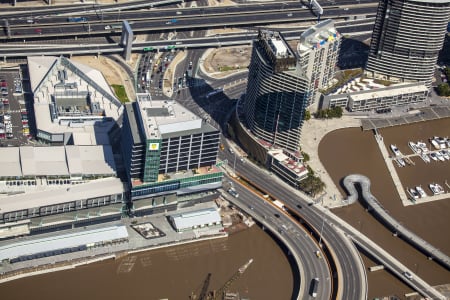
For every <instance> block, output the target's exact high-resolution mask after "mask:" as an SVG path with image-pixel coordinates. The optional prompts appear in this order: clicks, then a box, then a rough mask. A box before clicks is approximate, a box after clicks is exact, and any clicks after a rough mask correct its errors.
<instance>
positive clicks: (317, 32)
mask: <svg viewBox="0 0 450 300" xmlns="http://www.w3.org/2000/svg"><path fill="white" fill-rule="evenodd" d="M336 34H338V32H337V31H336V28H335V27H334V21H333V20H331V19H328V20H325V21H322V22H320V23H318V24H316V25H314V26H312V27H310V28H308V29H307V30H306V31H304V32H303V33H302V34H301V35H300V42H299V43H298V45H297V51H299V52H300V53H302V52H305V51H309V50H311V49H313V48H314V47H318V46H320V43H321V42H322V43H324V41H326V42H330V41H333V40H334V39H335V35H336Z"/></svg>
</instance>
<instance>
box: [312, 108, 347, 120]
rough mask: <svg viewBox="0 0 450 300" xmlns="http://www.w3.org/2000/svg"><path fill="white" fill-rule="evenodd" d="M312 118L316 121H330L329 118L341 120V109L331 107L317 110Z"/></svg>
mask: <svg viewBox="0 0 450 300" xmlns="http://www.w3.org/2000/svg"><path fill="white" fill-rule="evenodd" d="M314 116H315V117H316V118H317V119H331V118H341V117H342V107H339V106H337V107H333V108H327V109H319V110H318V111H317V112H316V113H315V114H314Z"/></svg>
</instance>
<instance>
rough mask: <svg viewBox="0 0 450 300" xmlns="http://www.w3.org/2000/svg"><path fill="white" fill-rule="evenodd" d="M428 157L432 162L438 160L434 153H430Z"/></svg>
mask: <svg viewBox="0 0 450 300" xmlns="http://www.w3.org/2000/svg"><path fill="white" fill-rule="evenodd" d="M430 157H431V159H432V160H434V161H437V160H438V158H437V155H436V152H431V153H430Z"/></svg>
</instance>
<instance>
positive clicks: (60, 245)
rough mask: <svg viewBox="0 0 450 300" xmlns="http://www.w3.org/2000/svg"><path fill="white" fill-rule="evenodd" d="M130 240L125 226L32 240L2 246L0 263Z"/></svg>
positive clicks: (0, 248)
mask: <svg viewBox="0 0 450 300" xmlns="http://www.w3.org/2000/svg"><path fill="white" fill-rule="evenodd" d="M126 238H128V231H127V229H126V227H125V226H110V227H105V228H98V229H92V230H85V231H82V232H76V233H69V234H62V235H55V236H51V237H45V238H40V239H30V240H25V241H21V242H16V243H8V244H5V245H3V246H0V261H2V260H4V259H13V258H16V257H21V256H26V255H34V254H38V253H44V252H49V251H54V250H61V249H67V248H74V247H79V246H87V245H89V244H94V243H99V242H102V241H112V240H118V239H126Z"/></svg>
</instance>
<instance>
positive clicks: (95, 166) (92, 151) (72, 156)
mask: <svg viewBox="0 0 450 300" xmlns="http://www.w3.org/2000/svg"><path fill="white" fill-rule="evenodd" d="M66 155H67V165H68V166H69V172H70V174H92V175H94V174H97V175H99V174H114V173H115V172H116V170H115V163H114V155H113V152H112V149H111V147H101V146H66Z"/></svg>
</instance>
